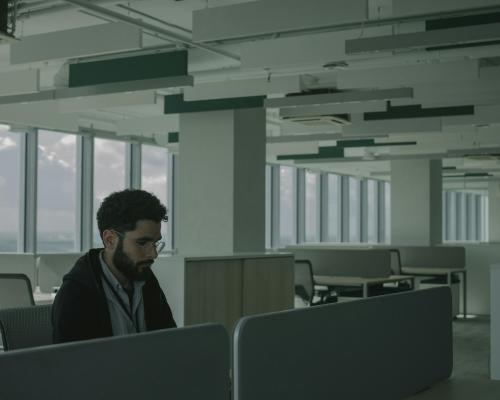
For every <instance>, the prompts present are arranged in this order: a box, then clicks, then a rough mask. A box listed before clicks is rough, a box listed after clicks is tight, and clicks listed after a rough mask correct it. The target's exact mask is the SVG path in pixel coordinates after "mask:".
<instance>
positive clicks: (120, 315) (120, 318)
mask: <svg viewBox="0 0 500 400" xmlns="http://www.w3.org/2000/svg"><path fill="white" fill-rule="evenodd" d="M99 260H100V261H101V268H102V271H103V273H104V276H105V277H106V279H107V280H108V282H109V283H110V284H111V286H112V287H113V289H114V291H115V292H116V294H115V293H113V290H111V288H110V287H109V285H108V284H107V283H106V282H105V281H104V279H103V282H102V286H103V288H104V293H105V294H106V298H107V300H108V308H109V315H110V317H111V326H112V328H113V336H120V335H127V334H129V333H138V332H145V331H146V321H145V319H144V301H143V298H142V287H143V286H144V284H145V282H144V281H139V282H133V285H134V294H133V298H132V306H131V307H130V300H129V296H128V294H127V292H126V291H125V290H124V289H123V287H122V285H120V283H119V282H118V280H117V279H116V278H115V276H114V275H113V273H112V272H111V270H110V269H109V267H108V265H107V264H106V261H104V257H103V252H101V253H100V254H99ZM116 295H118V296H120V299H121V300H122V303H123V305H125V306H126V307H127V309H128V310H129V311H130V315H131V316H132V320H131V319H130V317H129V315H128V314H127V312H126V311H125V310H124V309H123V307H122V305H121V304H120V301H119V300H118V299H117V297H116Z"/></svg>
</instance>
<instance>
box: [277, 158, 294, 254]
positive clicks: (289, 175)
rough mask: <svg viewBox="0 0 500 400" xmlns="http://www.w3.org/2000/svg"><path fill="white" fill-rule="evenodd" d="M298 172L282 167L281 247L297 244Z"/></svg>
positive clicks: (291, 168)
mask: <svg viewBox="0 0 500 400" xmlns="http://www.w3.org/2000/svg"><path fill="white" fill-rule="evenodd" d="M295 194H296V170H295V168H293V167H284V166H280V211H279V213H280V247H283V246H286V245H287V244H292V243H295V242H296V237H297V224H296V220H297V217H296V216H297V212H296V209H297V201H296V195H295Z"/></svg>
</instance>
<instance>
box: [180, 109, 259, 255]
mask: <svg viewBox="0 0 500 400" xmlns="http://www.w3.org/2000/svg"><path fill="white" fill-rule="evenodd" d="M265 123H266V121H265V111H264V110H263V109H260V108H259V109H258V108H254V109H239V110H226V111H209V112H197V113H187V114H181V117H180V133H179V203H178V207H179V221H178V224H179V225H178V226H179V243H178V249H179V252H180V254H183V255H187V256H189V255H204V256H205V255H222V254H232V253H239V252H263V251H264V249H265V156H266V154H265V152H266V126H265Z"/></svg>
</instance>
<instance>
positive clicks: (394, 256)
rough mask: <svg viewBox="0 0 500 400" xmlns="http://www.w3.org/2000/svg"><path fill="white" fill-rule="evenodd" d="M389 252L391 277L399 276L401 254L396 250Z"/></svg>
mask: <svg viewBox="0 0 500 400" xmlns="http://www.w3.org/2000/svg"><path fill="white" fill-rule="evenodd" d="M389 251H390V252H391V271H392V273H393V275H401V274H402V272H401V254H399V250H398V249H389Z"/></svg>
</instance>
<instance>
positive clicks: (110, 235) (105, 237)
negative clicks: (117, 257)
mask: <svg viewBox="0 0 500 400" xmlns="http://www.w3.org/2000/svg"><path fill="white" fill-rule="evenodd" d="M102 242H103V243H104V247H105V248H106V249H110V250H114V249H115V247H116V245H117V244H118V238H117V237H116V234H115V233H114V232H113V231H112V230H111V229H105V230H104V231H103V232H102Z"/></svg>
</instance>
